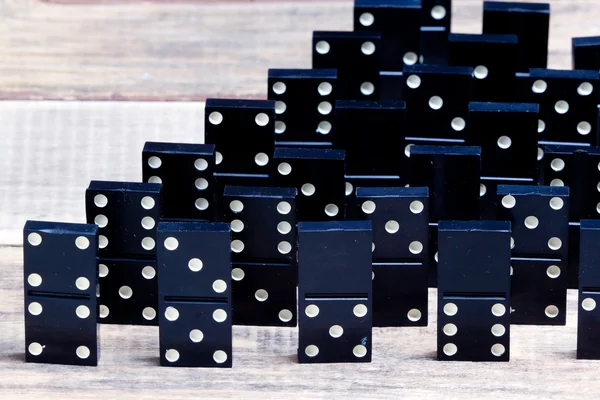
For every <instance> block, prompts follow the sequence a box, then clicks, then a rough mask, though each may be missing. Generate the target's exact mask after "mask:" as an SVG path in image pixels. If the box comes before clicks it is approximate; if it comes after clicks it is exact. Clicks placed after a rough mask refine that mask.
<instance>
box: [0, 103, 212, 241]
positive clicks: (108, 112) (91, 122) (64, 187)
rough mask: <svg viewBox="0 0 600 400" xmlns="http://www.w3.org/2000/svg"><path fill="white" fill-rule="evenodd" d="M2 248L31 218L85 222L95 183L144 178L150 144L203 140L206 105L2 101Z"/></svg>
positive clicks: (13, 239) (0, 156)
mask: <svg viewBox="0 0 600 400" xmlns="http://www.w3.org/2000/svg"><path fill="white" fill-rule="evenodd" d="M0 125H1V126H2V128H1V133H0V135H1V137H2V143H1V144H0V171H2V173H0V245H2V244H9V245H20V244H21V243H22V234H21V232H22V229H23V225H24V224H25V221H26V220H27V219H42V220H54V221H67V222H84V221H85V207H84V193H85V189H86V188H87V186H88V184H89V182H90V180H92V179H96V180H114V181H134V182H135V181H139V180H140V179H141V178H142V156H141V152H142V148H143V147H144V142H146V141H166V142H183V143H201V142H203V140H204V103H191V102H190V103H184V102H172V103H157V102H141V103H140V102H131V101H126V102H108V101H103V102H93V101H86V102H65V101H39V102H38V101H0Z"/></svg>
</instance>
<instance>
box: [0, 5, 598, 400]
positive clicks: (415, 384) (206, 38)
mask: <svg viewBox="0 0 600 400" xmlns="http://www.w3.org/2000/svg"><path fill="white" fill-rule="evenodd" d="M550 2H551V3H552V11H553V17H552V27H551V39H550V46H551V49H550V66H551V67H556V68H568V67H569V66H570V38H571V37H572V36H585V35H600V24H598V23H597V21H598V19H599V18H600V3H598V2H597V1H596V0H553V1H550ZM351 20H352V2H351V1H329V2H317V1H300V0H295V1H285V2H283V1H243V0H237V1H217V0H215V1H208V0H199V1H194V0H185V1H184V0H182V1H178V2H176V1H167V0H153V1H142V0H122V1H119V0H46V1H42V0H0V99H3V100H6V101H1V102H0V137H1V139H2V141H0V171H2V172H0V398H19V399H29V398H31V399H34V398H35V399H39V398H46V397H49V396H53V397H55V398H59V399H62V398H69V399H91V398H93V399H96V398H97V399H107V398H118V399H159V398H160V399H163V398H164V399H187V398H190V399H192V398H194V399H204V398H256V399H265V398H273V399H298V398H311V399H314V398H376V399H398V398H404V399H412V398H420V399H423V398H448V399H454V398H456V399H483V398H494V399H506V398H519V399H565V398H575V399H576V400H582V399H598V397H599V395H598V393H600V379H598V376H599V373H600V361H599V362H594V361H577V360H575V345H576V317H575V310H576V301H577V299H576V297H577V294H576V292H570V293H569V297H568V313H569V314H568V317H567V326H566V327H522V326H514V327H512V328H511V330H512V332H511V342H512V343H511V361H510V362H509V363H477V364H474V363H455V362H446V363H443V362H438V361H435V350H436V345H435V327H436V319H437V317H436V313H435V309H434V304H435V301H436V296H435V292H434V291H430V307H429V308H430V321H429V326H428V327H427V328H377V329H374V332H373V362H372V363H370V364H337V365H299V364H298V363H297V362H296V357H295V353H296V345H297V330H296V329H290V328H254V327H234V343H233V344H234V354H233V369H208V368H205V369H176V368H162V367H159V366H158V330H157V328H154V327H128V326H104V325H103V326H101V328H100V340H101V349H102V351H101V360H100V365H99V366H98V367H97V368H86V367H69V366H55V365H40V364H25V363H24V362H23V359H24V347H25V346H24V339H23V336H24V332H23V287H22V248H21V229H22V226H23V223H24V221H25V220H26V219H45V220H61V221H78V222H82V221H83V218H84V212H83V193H84V190H85V187H86V185H87V183H88V182H89V180H90V179H115V180H139V178H140V177H141V165H140V160H141V157H140V152H141V148H142V146H143V143H144V141H146V140H165V141H185V142H198V141H200V140H201V139H202V130H203V121H202V113H203V111H202V108H203V103H202V100H203V99H205V98H207V97H217V96H219V97H237V98H262V97H264V96H265V93H266V74H267V69H268V68H269V67H281V68H288V67H298V68H302V67H306V68H307V67H310V53H311V49H310V38H311V31H312V30H318V29H320V30H327V29H329V30H335V29H351ZM480 26H481V1H479V0H455V1H454V24H453V31H455V32H480V30H481V27H480ZM8 100H13V101H8ZM14 100H22V101H14ZM39 100H44V101H39ZM48 100H86V101H48ZM94 100H96V101H94ZM106 100H129V101H127V102H120V101H106ZM148 100H155V101H163V100H168V101H170V102H168V103H162V102H149V101H148Z"/></svg>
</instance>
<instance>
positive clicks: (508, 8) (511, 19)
mask: <svg viewBox="0 0 600 400" xmlns="http://www.w3.org/2000/svg"><path fill="white" fill-rule="evenodd" d="M549 30H550V4H547V3H523V2H505V1H502V2H500V1H484V2H483V33H494V34H515V35H517V37H518V38H519V44H518V62H517V70H518V71H519V72H527V71H528V70H529V68H546V66H547V64H548V36H549Z"/></svg>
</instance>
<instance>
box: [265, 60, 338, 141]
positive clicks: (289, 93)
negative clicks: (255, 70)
mask: <svg viewBox="0 0 600 400" xmlns="http://www.w3.org/2000/svg"><path fill="white" fill-rule="evenodd" d="M337 92H338V87H337V71H336V70H335V69H270V70H269V79H268V96H269V100H275V101H276V102H275V113H276V122H275V133H276V141H277V145H278V146H282V145H295V146H307V145H315V146H331V143H332V141H333V139H332V137H333V136H334V132H335V128H334V114H335V109H334V107H335V99H336V98H337Z"/></svg>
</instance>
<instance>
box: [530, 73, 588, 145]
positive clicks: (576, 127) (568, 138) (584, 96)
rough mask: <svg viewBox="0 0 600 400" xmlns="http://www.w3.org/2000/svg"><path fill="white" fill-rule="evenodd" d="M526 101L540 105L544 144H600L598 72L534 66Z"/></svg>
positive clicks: (540, 133) (540, 123)
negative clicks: (599, 142) (536, 67)
mask: <svg viewBox="0 0 600 400" xmlns="http://www.w3.org/2000/svg"><path fill="white" fill-rule="evenodd" d="M526 81H527V82H528V85H527V87H526V90H525V92H524V93H521V94H520V96H521V98H522V99H523V101H527V102H529V103H538V104H539V105H540V122H539V128H538V132H539V135H538V138H539V140H540V141H541V144H553V142H554V143H555V144H586V143H587V144H589V145H592V146H596V145H598V121H597V120H598V98H599V97H598V88H599V87H600V79H599V75H598V71H597V70H596V71H588V70H576V71H563V70H551V69H531V70H530V72H529V74H528V76H527V78H526Z"/></svg>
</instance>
